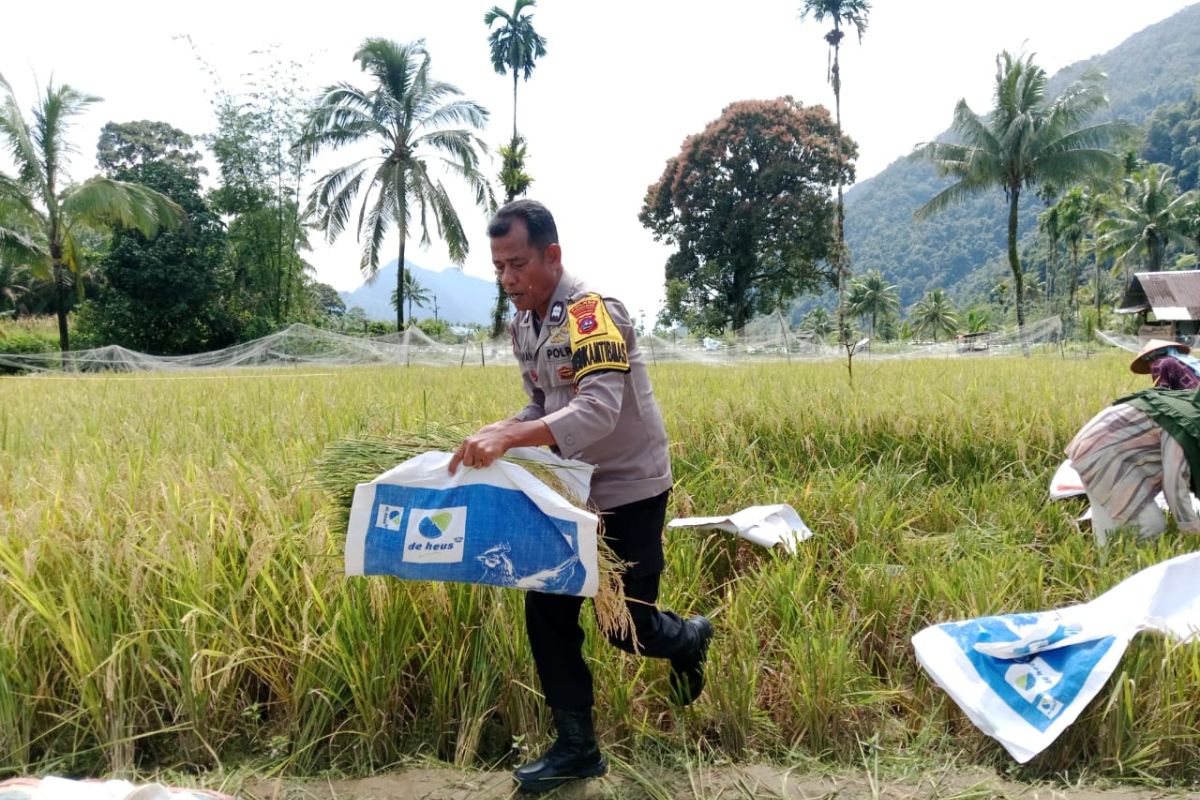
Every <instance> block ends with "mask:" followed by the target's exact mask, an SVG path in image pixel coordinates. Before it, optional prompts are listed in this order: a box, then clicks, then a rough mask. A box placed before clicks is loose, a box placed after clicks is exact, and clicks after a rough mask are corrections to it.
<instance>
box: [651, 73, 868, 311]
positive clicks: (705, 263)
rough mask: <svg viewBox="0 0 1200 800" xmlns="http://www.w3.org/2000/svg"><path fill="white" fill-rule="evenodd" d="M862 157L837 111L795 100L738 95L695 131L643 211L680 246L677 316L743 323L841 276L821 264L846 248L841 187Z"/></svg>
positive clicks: (673, 284) (670, 284) (659, 233)
mask: <svg viewBox="0 0 1200 800" xmlns="http://www.w3.org/2000/svg"><path fill="white" fill-rule="evenodd" d="M839 147H840V150H841V152H842V154H843V158H842V159H839V156H838V153H837V151H838V149H839ZM856 154H857V147H856V146H855V144H854V142H852V141H850V140H849V139H847V138H845V137H839V136H838V134H837V131H836V129H835V127H834V124H833V120H832V119H830V117H829V112H828V111H826V110H825V109H824V108H822V107H821V106H804V105H802V104H800V103H798V102H796V101H795V100H793V99H792V98H790V97H781V98H778V99H775V100H745V101H741V102H737V103H732V104H730V105H729V106H727V107H726V108H725V110H724V112H722V114H721V116H720V118H718V119H716V120H714V121H713V122H711V123H709V124H708V126H707V127H706V128H705V129H704V130H703V131H701V132H700V133H698V134H695V135H693V136H689V137H688V138H687V139H685V140H684V142H683V147H682V148H681V150H680V153H679V155H677V156H675V157H674V158H671V159H670V160H669V161H668V162H667V166H666V169H665V170H664V171H663V174H662V177H661V178H659V180H658V182H657V183H655V184H654V185H652V186H651V187H650V188H649V189H648V190H647V192H646V199H645V203H644V205H643V206H642V211H641V213H640V214H639V216H638V219H640V220H641V222H642V224H643V225H645V226H646V227H647V228H649V229H650V230H651V231H652V232H653V234H654V238H655V239H656V240H658V241H665V242H667V243H668V244H672V245H675V247H676V248H677V249H676V252H675V253H674V254H673V255H671V256H670V258H669V259H668V260H667V274H666V277H667V312H668V315H669V316H670V317H671V318H672V319H674V320H676V321H680V322H688V323H689V324H691V325H693V326H695V327H699V328H703V329H705V330H707V331H712V332H715V331H721V330H724V329H725V328H726V327H728V326H732V327H733V328H734V329H735V330H737V329H740V328H742V327H743V326H744V325H745V324H746V323H747V322H748V321H749V320H750V317H751V315H752V314H753V313H755V312H756V311H757V312H761V313H768V312H771V311H773V310H775V309H776V308H777V307H778V304H779V302H780V299H781V298H783V299H787V298H791V297H794V296H795V295H797V294H800V293H801V292H804V291H810V290H814V289H816V288H818V287H819V286H821V285H822V284H824V285H828V284H829V283H830V282H831V281H830V279H831V278H833V277H834V276H831V275H829V274H828V272H827V271H825V270H823V269H822V268H821V266H820V262H822V261H825V262H826V263H828V259H829V255H830V251H831V249H832V248H833V247H834V246H835V244H836V243H835V241H834V239H833V236H832V232H833V225H832V224H831V223H832V220H833V215H834V206H833V203H832V201H831V200H830V191H831V189H832V187H833V186H834V185H835V184H836V183H837V182H838V180H839V178H841V179H849V180H853V177H854V168H853V164H852V161H851V160H852V159H853V158H854V156H855V155H856ZM839 161H840V162H841V163H840V164H839Z"/></svg>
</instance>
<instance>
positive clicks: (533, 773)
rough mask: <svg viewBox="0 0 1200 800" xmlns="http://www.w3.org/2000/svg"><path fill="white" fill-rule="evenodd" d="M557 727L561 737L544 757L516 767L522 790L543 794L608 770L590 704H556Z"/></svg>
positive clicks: (515, 776)
mask: <svg viewBox="0 0 1200 800" xmlns="http://www.w3.org/2000/svg"><path fill="white" fill-rule="evenodd" d="M552 710H553V712H554V727H555V729H556V730H557V733H558V738H556V739H555V740H554V744H552V745H550V747H549V749H547V750H546V752H545V753H543V754H542V757H541V758H539V759H538V760H536V761H531V762H529V763H528V764H523V765H522V766H519V767H517V768H516V769H515V770H513V778H515V779H516V781H517V784H519V786H520V788H521V790H522V791H525V792H532V793H534V794H541V793H542V792H548V791H550V790H551V789H554V788H557V787H559V786H562V785H563V784H564V783H566V782H567V781H573V780H577V779H579V778H595V777H598V776H600V775H603V774H604V773H605V772H608V764H607V763H605V761H604V757H603V756H602V755H600V746H599V745H598V744H597V743H596V731H595V729H594V728H593V727H592V710H591V709H590V708H585V709H580V710H572V709H562V708H555V709H552Z"/></svg>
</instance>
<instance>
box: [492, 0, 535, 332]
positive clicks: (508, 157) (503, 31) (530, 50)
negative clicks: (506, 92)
mask: <svg viewBox="0 0 1200 800" xmlns="http://www.w3.org/2000/svg"><path fill="white" fill-rule="evenodd" d="M536 5H537V3H536V2H535V0H516V2H515V3H514V5H513V10H512V13H511V14H510V13H508V12H506V11H505V10H504V9H502V8H500V6H492V9H491V10H490V11H488V12H487V13H486V14H484V15H483V24H484V25H486V26H488V28H489V29H491V31H492V32H491V34H490V35H489V36H488V46H489V48H490V50H491V57H492V67H494V68H495V70H496V73H497V74H499V75H506V74H508V73H509V72H511V73H512V79H513V129H512V139H511V140H509V143H508V144H507V145H506V146H503V147H501V148H500V159H501V168H500V185H501V186H503V187H504V202H506V203H511V202H512V201H513V200H515V199H517V198H518V197H520V196H521V195H523V194H525V192H527V191H528V190H529V185H530V183H532V182H533V179H532V178H530V177H529V174H528V173H527V172H525V159H526V157H527V155H528V152H527V150H526V147H525V139H524V137H522V136H521V135H520V134H518V133H517V83H518V81H517V78H518V76H519V75H524V76H525V80H529V79H530V77H532V76H533V68H534V66H535V62H536V61H537V60H538V59H539V58H541V57H542V56H544V55H546V38H545V37H544V36H541V35H540V34H538V32H537V30H535V29H534V27H533V12H532V11H531V10H530V9H532V8H534V7H535V6H536ZM497 22H499V23H500V26H499V27H495V25H496V23H497ZM507 315H508V297H507V295H505V293H504V287H503V286H501V285H500V279H499V278H497V279H496V305H495V308H494V309H493V310H492V338H495V337H497V336H499V335H500V334H501V333H503V332H504V322H505V318H506V317H507Z"/></svg>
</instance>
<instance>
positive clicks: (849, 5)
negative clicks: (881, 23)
mask: <svg viewBox="0 0 1200 800" xmlns="http://www.w3.org/2000/svg"><path fill="white" fill-rule="evenodd" d="M870 11H871V4H870V2H868V0H804V5H803V6H801V8H800V19H801V20H803V19H806V18H807V17H808V16H809V15H810V14H811V15H812V18H813V20H814V21H815V22H816V23H817V24H821V23H824V22H825V20H826V19H828V20H829V21H830V22H831V23H833V27H832V28H831V29H830V30H829V32H828V33H826V34H825V41H826V42H828V44H829V56H830V58H829V64H828V67H827V68H826V78H827V80H828V81H829V83H830V85H831V86H832V87H833V114H834V122H835V124H836V125H837V141H838V152H837V156H838V181H837V226H836V227H837V230H836V234H837V249H836V250H835V251H834V252H835V256H834V258H836V259H837V263H836V264H835V268H836V272H837V280H838V330H844V329H845V320H844V317H845V308H844V307H845V291H846V278H847V277H848V274H849V270H848V265H847V264H846V261H847V254H846V246H845V245H846V208H845V205H844V204H843V202H842V180H843V179H842V162H843V156H842V71H841V66H840V56H841V46H842V39H844V38H846V33H845V31H843V30H842V28H843V27H847V28H854V29H855V30H856V31H858V41H859V44H862V37H863V33H865V32H866V30H867V14H868V13H870Z"/></svg>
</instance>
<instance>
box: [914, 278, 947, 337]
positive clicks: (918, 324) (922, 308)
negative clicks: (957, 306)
mask: <svg viewBox="0 0 1200 800" xmlns="http://www.w3.org/2000/svg"><path fill="white" fill-rule="evenodd" d="M910 316H911V318H912V322H913V327H914V328H916V330H917V331H918V332H920V333H921V334H928V335H930V336H932V337H933V340H934V341H935V342H936V341H937V338H938V334H939V333H945V334H947V335H953V334H955V333H957V332H958V314H956V313H955V311H954V304H953V303H951V302H950V298H949V297H947V296H946V292H945V290H943V289H933V290H931V291H928V292H926V293H925V296H924V297H922V298H921V299H920V300H919V301H918V302H917V304H916V305H915V306H913V309H912V313H911V315H910Z"/></svg>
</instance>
